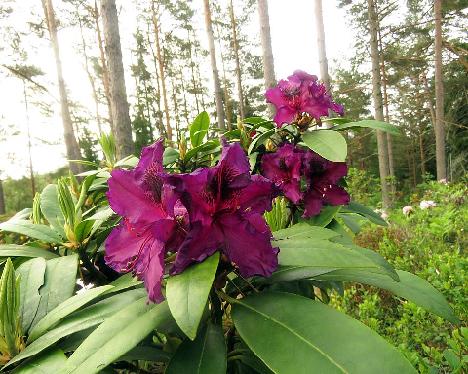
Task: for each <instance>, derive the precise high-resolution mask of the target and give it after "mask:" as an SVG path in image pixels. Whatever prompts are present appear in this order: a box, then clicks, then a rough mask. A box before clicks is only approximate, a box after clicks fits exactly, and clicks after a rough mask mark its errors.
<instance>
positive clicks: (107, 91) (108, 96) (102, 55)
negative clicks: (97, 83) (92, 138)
mask: <svg viewBox="0 0 468 374" xmlns="http://www.w3.org/2000/svg"><path fill="white" fill-rule="evenodd" d="M94 23H95V25H96V36H97V43H98V47H99V59H100V60H101V68H102V74H101V79H102V85H103V86H104V94H105V96H106V102H107V111H108V112H109V124H110V128H111V130H112V131H114V127H113V126H114V118H112V109H111V108H112V107H111V94H110V85H109V69H108V68H107V61H106V56H105V52H104V43H103V41H102V35H101V25H99V9H98V4H97V0H94Z"/></svg>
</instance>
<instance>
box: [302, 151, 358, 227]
mask: <svg viewBox="0 0 468 374" xmlns="http://www.w3.org/2000/svg"><path fill="white" fill-rule="evenodd" d="M304 170H305V174H306V179H307V192H306V193H305V196H304V214H303V217H305V218H308V217H311V216H315V215H317V214H319V213H320V210H321V208H322V206H323V205H347V204H349V194H348V193H347V192H346V190H345V189H344V188H343V187H341V186H339V185H338V184H337V183H338V181H339V180H340V179H341V178H343V177H344V176H346V174H347V173H348V167H347V165H346V163H344V162H333V161H329V160H326V159H324V158H323V157H321V156H320V155H318V154H317V153H315V152H313V151H308V152H307V153H306V155H305V157H304Z"/></svg>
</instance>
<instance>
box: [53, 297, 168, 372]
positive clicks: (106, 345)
mask: <svg viewBox="0 0 468 374" xmlns="http://www.w3.org/2000/svg"><path fill="white" fill-rule="evenodd" d="M171 320H172V317H171V313H170V311H169V307H168V306H167V302H162V303H160V304H157V305H154V304H148V303H147V298H146V297H143V298H141V299H139V300H137V301H135V302H133V303H132V304H130V305H129V306H127V307H126V308H125V309H123V310H121V311H120V312H118V313H116V314H115V315H113V316H111V317H109V318H107V319H106V320H105V321H104V322H103V323H102V324H101V325H100V326H99V327H98V328H97V329H96V330H95V331H94V332H93V333H92V334H91V335H89V336H88V338H87V339H86V340H85V341H84V342H83V343H82V344H81V345H80V346H79V347H78V349H77V350H76V351H75V352H74V353H73V354H72V355H71V356H70V357H69V358H68V360H67V364H66V365H65V367H64V368H63V370H62V371H61V373H74V374H79V373H81V374H93V373H97V372H99V371H100V370H101V369H103V368H105V367H106V366H107V365H109V364H110V363H112V362H114V361H115V360H117V359H118V358H119V357H121V356H123V355H124V354H125V353H127V352H129V351H130V350H131V349H132V348H134V347H135V346H136V345H137V344H138V343H139V342H140V341H142V340H143V339H144V338H145V337H146V336H147V335H148V334H149V333H150V332H151V331H153V330H154V329H156V328H158V327H160V326H164V325H165V324H167V323H170V321H171Z"/></svg>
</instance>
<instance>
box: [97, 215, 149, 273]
mask: <svg viewBox="0 0 468 374" xmlns="http://www.w3.org/2000/svg"><path fill="white" fill-rule="evenodd" d="M145 240H146V236H137V233H136V232H135V231H134V230H132V228H131V227H130V226H129V225H127V224H125V223H121V224H120V225H119V226H117V227H116V228H114V229H113V230H112V231H111V233H110V234H109V236H108V237H107V239H106V242H105V247H106V255H105V257H104V260H105V262H106V264H107V265H108V266H110V267H111V268H112V269H114V270H115V271H117V272H126V271H128V270H125V269H126V268H127V267H128V264H129V263H130V262H131V261H132V260H133V259H134V258H135V257H136V256H137V255H138V253H139V251H140V248H141V246H142V245H143V243H144V241H145Z"/></svg>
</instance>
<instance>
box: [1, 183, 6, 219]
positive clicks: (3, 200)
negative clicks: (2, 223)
mask: <svg viewBox="0 0 468 374" xmlns="http://www.w3.org/2000/svg"><path fill="white" fill-rule="evenodd" d="M5 213H6V207H5V194H4V192H3V180H1V179H0V214H5Z"/></svg>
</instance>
